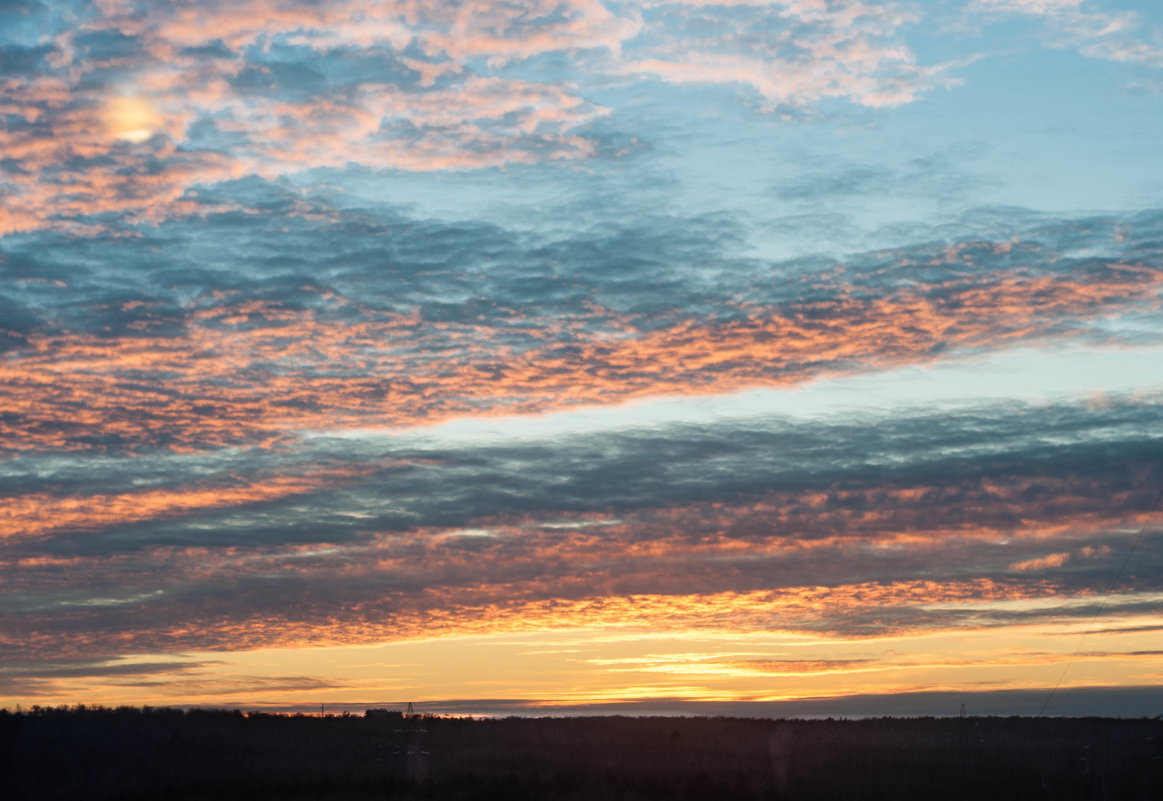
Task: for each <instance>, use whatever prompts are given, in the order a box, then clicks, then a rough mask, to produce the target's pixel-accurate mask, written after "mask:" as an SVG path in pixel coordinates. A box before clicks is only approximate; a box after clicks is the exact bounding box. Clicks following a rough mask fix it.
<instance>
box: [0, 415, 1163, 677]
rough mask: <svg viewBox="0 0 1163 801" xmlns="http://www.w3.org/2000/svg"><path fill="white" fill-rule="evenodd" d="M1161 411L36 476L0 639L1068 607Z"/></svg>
mask: <svg viewBox="0 0 1163 801" xmlns="http://www.w3.org/2000/svg"><path fill="white" fill-rule="evenodd" d="M1158 415H1159V409H1158V405H1157V404H1156V405H1144V404H1143V403H1142V402H1141V401H1140V402H1136V403H1130V402H1125V403H1115V404H1113V405H1111V406H1108V407H1107V408H1106V409H1103V410H1095V409H1091V408H1089V407H1087V406H1085V405H1080V406H1065V405H1064V406H1057V407H1027V408H1018V407H1012V406H1011V407H1005V408H1001V409H992V408H989V407H981V408H976V409H961V410H959V411H958V412H957V413H951V412H950V411H949V410H942V411H940V412H936V413H933V414H930V415H916V414H906V415H902V416H900V417H892V416H882V417H878V418H876V419H866V420H854V421H839V420H830V421H820V422H818V423H815V424H808V423H804V422H800V423H794V422H793V421H788V420H782V419H779V418H767V419H757V420H753V421H750V422H749V423H748V424H746V425H739V426H722V425H720V426H715V427H713V428H707V427H700V426H678V427H670V428H665V429H661V430H658V431H653V432H649V431H640V432H620V433H606V434H590V435H575V436H573V437H568V438H564V437H554V438H551V439H547V440H536V439H535V440H532V441H525V442H518V443H482V444H478V445H475V446H471V445H465V444H462V445H459V446H456V447H452V446H449V445H447V444H445V445H441V444H440V442H439V440H437V441H433V442H430V443H428V444H427V445H423V444H422V442H421V441H412V442H411V443H410V444H405V443H402V442H401V443H397V444H395V445H393V444H392V441H391V440H369V441H367V442H364V443H361V442H360V441H359V440H344V441H330V440H318V441H317V442H316V444H315V448H316V449H315V450H314V451H313V452H308V453H300V454H295V453H294V452H293V451H292V452H290V453H287V455H286V456H284V457H283V458H284V459H286V460H289V461H292V462H293V461H294V460H295V459H298V460H300V461H301V462H302V463H304V464H327V463H328V462H329V461H331V460H332V459H335V458H338V457H339V455H340V454H342V458H343V460H344V461H345V462H346V463H347V464H348V465H350V469H349V471H348V473H347V474H346V476H345V477H344V479H343V480H342V481H341V482H339V483H336V482H335V481H334V479H333V478H332V477H329V476H327V475H326V474H320V475H318V476H316V477H315V478H316V481H317V484H316V485H315V486H307V485H308V484H310V481H311V479H312V476H311V475H310V474H306V475H304V474H300V475H299V476H298V477H297V478H293V479H291V480H290V482H288V484H287V489H288V490H289V491H283V492H281V493H280V494H275V495H270V496H269V497H268V496H263V497H261V499H257V500H256V499H253V498H251V497H250V496H249V495H246V494H245V493H246V492H247V491H248V490H245V489H244V490H242V491H236V490H233V489H232V488H231V486H232V484H233V483H242V484H243V485H244V487H245V486H248V485H249V486H251V487H253V486H255V482H254V481H253V480H251V481H240V479H239V476H240V474H241V475H243V476H245V475H246V473H248V472H255V471H256V470H258V471H270V470H271V469H272V456H271V455H267V454H262V453H258V452H256V453H253V454H251V455H249V456H248V455H246V454H238V455H236V456H235V457H234V458H233V459H227V460H226V461H224V462H223V463H222V464H221V465H218V466H217V470H216V471H215V470H214V468H215V462H214V460H213V459H212V458H210V457H208V456H207V457H199V458H198V460H195V461H193V462H189V463H187V462H186V461H185V460H188V459H189V457H185V456H172V457H167V458H165V459H162V458H161V457H160V456H155V457H153V458H154V460H155V464H156V465H157V466H158V467H159V468H160V469H159V473H160V474H161V476H162V477H163V479H164V477H167V476H168V480H169V481H171V482H172V483H173V485H174V488H173V489H172V490H167V491H166V493H164V495H165V497H172V498H174V499H175V501H174V503H172V504H170V505H169V506H164V507H158V508H151V507H149V506H147V505H145V504H144V503H142V504H140V507H139V513H138V514H136V515H124V514H121V513H120V512H119V511H118V510H120V509H121V508H122V507H123V506H124V507H125V508H134V504H135V501H136V500H137V499H139V498H141V497H152V496H154V495H158V496H159V497H160V496H161V495H162V493H159V492H158V491H157V490H149V491H146V492H142V491H140V490H135V489H132V485H133V484H134V483H135V482H136V478H137V477H138V476H140V475H142V466H141V465H136V464H134V463H133V460H132V459H129V460H122V461H121V462H118V461H116V460H110V461H109V463H108V467H107V468H106V469H104V470H102V471H101V475H102V476H103V477H104V480H105V481H106V482H108V483H107V485H106V486H105V487H104V488H103V491H102V494H101V495H99V496H86V495H85V487H86V484H87V481H88V479H87V478H86V476H85V475H83V474H82V473H81V472H74V471H73V470H71V469H66V468H64V466H63V465H61V466H59V467H58V468H57V469H56V470H55V471H54V470H52V469H51V468H50V467H49V466H50V465H51V464H52V462H49V461H45V462H42V463H40V464H41V471H42V472H43V474H44V475H43V477H42V478H41V479H40V480H39V486H38V485H37V483H33V482H29V486H27V487H26V488H25V490H24V492H25V495H24V497H25V499H28V500H29V502H30V503H33V504H34V507H35V508H40V509H43V510H44V517H43V519H41V520H39V521H38V520H37V518H36V516H35V514H30V515H28V516H26V517H27V519H26V520H25V521H24V524H25V525H26V526H30V527H32V528H33V529H35V527H36V526H37V525H38V524H39V526H40V529H39V531H37V532H35V533H36V536H24V537H18V538H14V539H9V540H7V541H6V542H5V544H4V551H3V553H4V558H3V561H2V563H0V578H2V579H3V581H4V583H5V587H6V593H5V598H4V600H3V602H0V617H2V618H3V620H4V627H3V629H4V631H5V632H7V634H6V637H7V639H6V641H5V643H3V644H0V647H3V648H6V649H9V650H11V649H13V648H16V649H18V650H19V651H20V652H21V653H22V654H25V655H26V656H28V657H29V658H31V656H32V655H36V654H41V653H48V652H49V650H50V649H56V650H55V651H53V652H54V653H56V654H58V656H59V655H78V656H81V655H87V656H89V657H93V656H95V655H101V654H109V655H114V654H118V653H125V652H127V651H128V652H155V651H172V650H174V649H179V650H181V649H195V648H219V647H224V646H223V644H224V643H229V644H230V646H229V647H233V648H248V647H262V646H274V645H288V646H290V645H295V644H301V643H304V642H317V643H325V642H339V641H342V642H365V641H377V640H382V639H397V638H406V637H412V636H421V635H425V634H427V635H432V634H436V633H451V632H461V633H464V632H466V631H479V630H489V629H496V628H508V627H518V628H520V627H527V626H546V627H558V626H568V627H574V626H586V625H603V626H604V625H614V624H616V625H631V624H634V625H661V623H660V621H664V620H665V621H668V622H667V624H666V625H669V626H692V627H702V626H715V627H727V628H731V629H739V630H759V629H763V628H765V627H767V628H770V627H772V626H776V627H777V628H780V629H791V630H802V631H810V632H823V633H838V634H844V635H846V636H867V635H868V634H869V633H871V632H886V631H914V630H927V629H932V628H939V627H962V626H966V627H980V626H988V625H1008V624H1011V623H1013V622H1015V621H1024V622H1033V621H1037V620H1054V619H1062V618H1077V619H1085V618H1088V616H1093V614H1094V613H1095V611H1096V610H1097V609H1098V605H1097V604H1098V597H1099V596H1100V595H1102V593H1104V592H1105V591H1107V590H1108V589H1110V581H1111V580H1112V576H1113V575H1114V574H1115V572H1116V565H1115V563H1116V562H1117V561H1118V559H1119V557H1120V555H1121V554H1123V553H1125V550H1126V547H1127V537H1128V534H1127V531H1128V530H1130V529H1135V528H1137V527H1139V526H1142V525H1145V524H1147V523H1148V522H1149V519H1150V510H1151V508H1152V506H1153V504H1154V502H1155V500H1157V496H1156V494H1155V492H1154V488H1155V487H1157V485H1158V478H1159V475H1160V472H1161V471H1163V465H1160V464H1159V459H1158V448H1157V447H1156V446H1155V443H1154V442H1153V441H1143V440H1142V439H1141V432H1142V431H1145V430H1154V429H1155V428H1157V427H1158V421H1157V420H1156V419H1155V418H1157V417H1158ZM171 460H172V461H171ZM248 465H249V467H248ZM186 471H188V472H186ZM208 472H209V473H210V474H211V477H209V478H208V477H207V473H208ZM214 472H217V473H218V474H219V475H218V476H217V477H213V473H214ZM287 472H288V474H289V475H291V476H294V475H295V470H294V469H293V468H290V469H288V470H287ZM195 477H196V478H195ZM295 481H297V482H300V483H299V484H297V485H296V484H293V483H292V482H295ZM183 482H184V483H185V484H186V485H191V484H193V486H194V488H193V489H192V490H191V491H189V492H188V497H186V498H185V499H184V500H180V501H179V500H178V499H181V498H182V492H181V489H180V488H181V486H183ZM118 483H121V484H122V485H123V486H124V487H125V490H124V491H123V494H122V495H120V496H115V495H113V494H112V491H113V488H114V487H115V486H116V485H117V484H118ZM215 483H217V484H219V485H220V486H222V489H220V490H218V491H217V492H216V493H215V492H208V491H206V490H202V489H198V488H197V485H198V484H201V485H202V486H205V487H209V486H213V485H214V484H215ZM46 495H47V496H49V497H52V496H56V497H57V498H58V499H57V500H52V501H51V502H50V501H47V500H46V499H45V497H44V496H46ZM66 502H67V503H68V504H69V505H70V507H75V508H78V509H85V508H93V509H96V510H101V509H108V510H111V511H112V512H118V514H111V515H110V516H109V517H101V516H100V515H98V514H93V516H92V518H91V519H89V520H85V521H78V522H72V523H69V522H68V521H67V520H62V519H61V516H60V513H59V512H57V511H54V510H55V509H56V508H57V507H60V506H64V505H65V504H66ZM121 518H124V519H121ZM30 533H33V532H32V531H30ZM1142 558H1143V559H1144V560H1145V561H1143V562H1142V564H1140V565H1138V567H1137V568H1136V570H1135V571H1134V573H1135V575H1134V578H1131V577H1130V576H1129V575H1128V580H1127V583H1126V585H1125V586H1122V587H1119V588H1118V592H1117V593H1115V595H1114V596H1113V597H1112V598H1111V599H1110V601H1109V603H1108V604H1107V607H1106V609H1107V614H1109V615H1112V616H1117V615H1122V614H1132V613H1135V612H1136V611H1149V610H1150V609H1151V608H1153V605H1154V604H1155V603H1156V601H1155V600H1153V599H1154V594H1157V593H1158V592H1159V591H1160V590H1163V587H1160V586H1159V585H1158V582H1157V581H1156V577H1157V576H1158V575H1159V571H1158V570H1157V569H1155V567H1154V566H1153V562H1154V559H1155V557H1154V556H1152V555H1151V554H1150V553H1146V552H1144V554H1143V557H1142ZM1087 599H1090V600H1087ZM337 622H341V623H342V625H341V626H337V625H336V624H337Z"/></svg>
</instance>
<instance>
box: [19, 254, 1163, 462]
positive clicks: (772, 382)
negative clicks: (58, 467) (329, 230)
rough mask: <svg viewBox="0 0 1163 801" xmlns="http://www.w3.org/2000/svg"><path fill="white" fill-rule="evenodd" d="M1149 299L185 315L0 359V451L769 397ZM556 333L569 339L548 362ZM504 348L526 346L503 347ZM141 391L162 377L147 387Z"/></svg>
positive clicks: (1099, 290) (193, 443)
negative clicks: (472, 314) (518, 341)
mask: <svg viewBox="0 0 1163 801" xmlns="http://www.w3.org/2000/svg"><path fill="white" fill-rule="evenodd" d="M1161 283H1163V274H1160V273H1158V272H1156V271H1151V270H1147V269H1144V268H1139V267H1136V266H1134V265H1113V266H1111V267H1110V268H1109V269H1108V270H1107V272H1106V273H1105V274H1103V275H1102V276H1101V277H1100V278H1091V279H1088V280H1085V281H1077V280H1073V279H1071V278H1068V277H1054V276H1042V277H1034V278H1015V277H1012V276H1010V275H1006V274H1002V273H995V274H982V275H979V276H976V277H975V278H974V280H973V281H972V282H970V281H968V280H967V279H965V280H961V281H959V282H956V283H954V282H949V283H948V284H942V285H938V286H937V287H936V288H935V289H933V290H931V292H930V293H928V294H926V293H925V292H923V291H921V290H915V289H910V288H904V289H901V290H894V291H890V292H889V293H888V294H885V295H881V296H879V297H877V296H872V297H861V298H857V297H852V296H847V295H843V294H839V295H837V296H836V297H834V298H833V299H831V300H826V301H819V302H815V303H813V304H811V305H810V306H808V305H795V306H791V307H787V308H771V307H762V306H746V307H745V308H744V311H745V312H746V316H745V317H744V318H742V319H739V320H732V321H726V322H713V321H712V322H704V321H700V320H694V319H688V320H685V321H681V322H678V323H676V324H674V325H672V326H671V327H668V328H663V329H660V330H656V331H651V332H647V333H638V332H636V331H635V330H634V329H633V328H632V327H631V325H630V321H629V320H625V319H621V318H619V317H617V316H616V315H614V314H612V313H609V312H603V313H602V315H600V316H599V315H595V319H601V317H602V316H604V318H605V320H606V321H607V322H606V325H605V331H604V332H592V331H585V330H584V329H581V328H580V321H577V320H572V321H571V320H569V319H567V320H565V321H563V322H556V323H555V322H548V321H546V320H541V319H530V320H528V321H527V322H526V323H521V322H520V321H518V320H514V321H512V323H510V324H508V325H507V326H506V327H505V328H504V329H503V330H502V329H493V328H491V327H489V326H487V325H483V324H468V323H464V324H458V323H427V322H426V323H423V324H422V325H421V324H420V321H419V319H418V318H417V317H415V316H404V315H374V316H372V315H366V313H365V312H363V311H362V310H360V308H359V306H358V304H355V303H353V302H350V301H345V300H343V299H341V298H334V297H332V298H329V299H328V303H329V309H330V311H332V312H334V311H338V310H345V311H346V310H351V311H357V312H360V313H361V314H365V316H364V319H363V321H362V322H360V321H352V320H351V319H350V317H346V318H344V319H343V321H342V323H339V322H330V320H329V317H328V316H327V312H324V311H316V310H300V309H286V308H278V307H271V306H269V305H265V304H261V303H259V302H257V301H249V302H245V303H241V304H232V303H230V302H228V301H220V305H217V306H213V307H208V308H205V307H204V308H196V309H189V310H188V311H187V315H188V324H187V326H186V330H185V333H184V335H183V336H179V337H174V338H171V339H150V338H147V337H145V336H142V337H128V336H122V337H116V338H97V337H94V336H88V335H68V334H62V335H53V336H48V335H43V334H42V335H34V336H32V337H31V338H30V342H31V347H29V348H26V349H24V350H22V351H19V352H16V353H14V354H10V356H9V358H7V359H5V360H4V361H3V362H0V413H2V416H0V434H2V435H3V441H4V443H5V446H6V447H7V448H9V449H13V450H25V449H45V448H48V449H69V448H76V447H87V446H84V445H82V442H83V441H85V440H84V439H82V438H89V439H91V438H93V437H115V438H119V439H120V441H121V442H123V443H124V444H127V445H130V446H132V445H134V444H136V443H146V442H159V441H165V442H166V443H167V444H168V445H169V447H173V448H177V449H182V448H204V447H215V446H220V445H224V444H229V443H238V442H243V441H250V442H258V443H271V442H275V441H278V440H279V439H281V438H284V437H286V436H289V435H292V436H293V435H294V434H295V433H296V432H299V431H304V430H316V429H327V430H335V429H343V428H349V427H355V428H360V427H368V426H408V425H417V424H426V423H432V422H437V421H440V420H444V419H449V418H451V417H455V416H458V415H464V414H510V413H542V412H545V411H550V410H554V409H560V408H568V407H573V406H578V405H585V404H607V403H613V402H621V401H625V400H630V399H634V398H642V397H648V396H655V395H674V394H703V393H723V392H730V391H735V390H739V389H742V388H748V387H761V386H769V387H770V386H788V385H794V384H797V383H801V382H803V381H806V380H809V379H812V378H817V377H820V376H825V375H838V374H844V373H850V372H856V371H862V370H867V369H871V368H877V369H884V368H887V367H892V366H899V365H904V364H909V363H926V362H929V361H932V360H933V359H935V358H938V356H941V357H947V356H949V355H956V354H958V353H969V352H973V351H975V350H978V349H985V348H995V347H1003V346H1006V345H1009V344H1012V343H1015V342H1026V343H1029V342H1038V341H1040V340H1043V339H1049V338H1058V337H1063V336H1068V335H1070V334H1071V333H1073V332H1074V331H1079V330H1084V328H1085V326H1086V324H1087V322H1088V321H1091V320H1094V319H1096V318H1101V317H1106V316H1109V315H1112V314H1114V313H1116V312H1125V311H1127V310H1130V309H1134V308H1143V307H1146V308H1156V307H1158V304H1159V301H1158V292H1159V288H1160V285H1161ZM502 336H503V337H505V338H506V339H505V340H502V339H501V337H502ZM559 336H560V337H562V338H563V339H566V338H568V339H572V340H573V342H572V343H571V344H570V345H569V346H568V347H562V346H559V345H557V344H556V343H555V340H556V339H557V338H558V337H559ZM517 337H520V338H522V339H523V340H524V342H525V343H527V344H524V345H519V346H518V345H514V344H512V341H513V340H514V339H515V338H517ZM452 352H455V353H456V356H455V357H452V358H450V357H448V356H447V354H449V353H452ZM143 375H156V376H164V387H163V386H162V384H161V383H160V382H157V381H154V382H148V383H146V382H143V381H142V376H143Z"/></svg>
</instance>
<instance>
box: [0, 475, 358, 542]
mask: <svg viewBox="0 0 1163 801" xmlns="http://www.w3.org/2000/svg"><path fill="white" fill-rule="evenodd" d="M366 472H367V471H366V469H361V468H355V469H348V468H345V469H342V470H338V469H333V470H321V471H315V472H311V473H306V474H301V475H291V476H277V477H274V478H271V479H267V480H265V481H259V482H252V483H244V484H242V485H241V486H215V487H205V488H183V489H156V490H143V491H140V492H127V493H120V494H98V495H81V496H74V497H58V496H52V495H49V494H47V493H35V494H30V495H22V496H17V497H16V498H13V499H8V500H5V501H3V502H0V537H2V538H13V539H15V538H20V539H26V538H29V537H36V536H43V535H45V534H48V533H50V532H53V531H60V530H68V529H99V528H107V527H110V526H116V525H123V524H129V523H136V522H140V521H143V520H153V519H158V518H167V517H175V516H179V515H186V514H192V513H195V512H201V511H208V510H211V509H223V508H228V507H237V506H239V505H241V504H248V503H255V502H259V501H270V500H276V499H278V498H285V497H288V496H291V495H297V494H300V493H304V492H311V491H316V490H320V489H323V488H326V487H328V486H335V485H336V484H339V483H342V482H344V481H347V480H350V479H352V478H355V477H357V476H358V475H360V474H362V473H366Z"/></svg>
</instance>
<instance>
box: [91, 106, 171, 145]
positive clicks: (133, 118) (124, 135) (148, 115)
mask: <svg viewBox="0 0 1163 801" xmlns="http://www.w3.org/2000/svg"><path fill="white" fill-rule="evenodd" d="M104 118H105V127H106V130H108V132H109V134H110V135H111V136H113V137H114V138H116V139H120V140H122V141H124V142H132V143H133V144H140V143H142V142H144V141H145V140H147V139H149V138H150V137H151V136H153V134H154V131H155V130H156V129H157V128H158V126H159V125H160V124H161V115H160V114H158V112H157V110H156V109H154V107H153V106H152V105H151V104H150V102H149V101H148V100H146V99H145V98H144V97H142V96H140V95H119V96H117V97H114V98H111V99H110V100H109V101H108V102H107V103H106V104H105V108H104Z"/></svg>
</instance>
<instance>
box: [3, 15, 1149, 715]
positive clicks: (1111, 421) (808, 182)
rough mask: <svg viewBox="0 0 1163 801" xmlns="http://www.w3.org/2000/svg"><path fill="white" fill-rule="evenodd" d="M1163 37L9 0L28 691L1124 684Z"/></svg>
mask: <svg viewBox="0 0 1163 801" xmlns="http://www.w3.org/2000/svg"><path fill="white" fill-rule="evenodd" d="M1161 42H1163V7H1159V6H1157V5H1156V4H1154V3H1139V2H1133V0H1079V1H1078V2H1045V1H1041V0H1038V1H1035V0H988V2H987V1H986V0H956V2H941V3H938V2H916V3H903V2H900V3H898V2H895V0H819V1H818V2H817V1H816V0H812V1H811V2H806V1H803V0H773V2H721V1H720V0H676V1H675V2H671V1H670V0H660V1H659V2H612V1H610V2H607V1H606V0H601V1H599V0H515V2H508V3H501V4H497V3H491V2H489V0H466V2H458V3H445V2H434V3H415V2H411V1H410V0H401V2H387V3H380V2H376V3H372V2H364V1H363V0H350V1H346V0H345V2H334V3H315V2H306V1H305V0H303V1H300V0H254V1H253V2H251V0H241V1H234V2H225V1H223V2H218V1H217V0H207V1H206V2H191V1H188V0H165V2H160V3H159V2H149V3H146V2H137V0H125V1H124V2H121V1H120V0H119V1H118V2H99V3H89V2H67V3H59V4H48V3H42V2H38V1H37V0H17V2H15V3H6V4H0V115H2V119H3V121H4V122H3V124H2V125H0V707H7V708H15V707H16V706H18V705H20V706H23V707H29V706H32V705H42V706H47V705H60V704H79V703H84V704H105V705H121V704H134V705H155V706H158V705H174V706H191V705H193V706H227V707H242V708H247V709H264V710H276V711H300V710H312V711H317V710H318V709H319V707H320V705H324V706H328V705H329V706H331V707H332V708H333V709H335V710H336V711H343V710H354V711H362V710H363V709H365V708H367V707H369V706H393V705H395V706H402V705H403V704H406V703H407V702H409V701H411V702H414V703H416V704H417V706H418V707H419V708H420V709H422V710H425V711H432V712H437V713H457V714H478V715H479V714H484V715H501V714H547V713H552V714H558V713H565V712H577V711H579V710H580V711H600V710H603V709H605V710H614V711H618V712H628V713H633V712H635V711H643V710H646V711H650V710H653V711H659V710H661V711H664V712H667V713H683V712H692V713H700V712H708V713H712V714H718V713H719V712H721V711H723V710H728V711H730V712H731V713H732V714H778V713H779V711H780V710H784V711H785V712H787V713H788V714H806V715H810V714H838V715H842V714H872V713H873V712H874V711H876V712H879V713H881V714H913V713H920V712H924V713H925V714H955V713H957V711H958V708H957V707H955V706H952V707H951V706H948V705H949V704H952V700H950V699H954V698H970V699H972V701H971V702H969V703H970V704H971V705H976V707H975V708H976V709H977V710H979V711H982V712H983V713H984V712H988V713H990V714H995V713H996V714H1038V713H1040V712H1042V711H1045V712H1047V713H1048V714H1131V712H1128V710H1135V709H1140V708H1141V707H1136V703H1138V702H1137V701H1136V700H1135V699H1141V698H1143V697H1146V696H1143V695H1141V693H1144V692H1146V691H1147V690H1149V689H1151V688H1156V687H1158V686H1159V685H1160V683H1161V681H1163V649H1161V648H1160V647H1159V642H1160V640H1159V637H1160V634H1161V633H1163V540H1161V538H1160V534H1163V509H1161V508H1160V502H1161V499H1163V194H1161V193H1163V183H1161V182H1160V177H1161V176H1163V150H1161V149H1160V148H1159V147H1158V131H1159V130H1160V128H1161V126H1163V106H1161V105H1160V103H1159V95H1160V93H1161V92H1163V45H1161V44H1160V43H1161ZM1137 693H1139V695H1137ZM1104 699H1105V700H1104ZM957 703H958V704H960V703H961V701H958V702H957ZM846 704H847V706H846ZM716 705H718V706H716ZM781 705H782V706H781ZM813 705H814V706H813ZM1157 712H1163V710H1154V709H1145V708H1141V714H1148V713H1150V714H1151V715H1154V714H1156V713H1157ZM1135 714H1139V713H1138V712H1136V713H1135Z"/></svg>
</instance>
